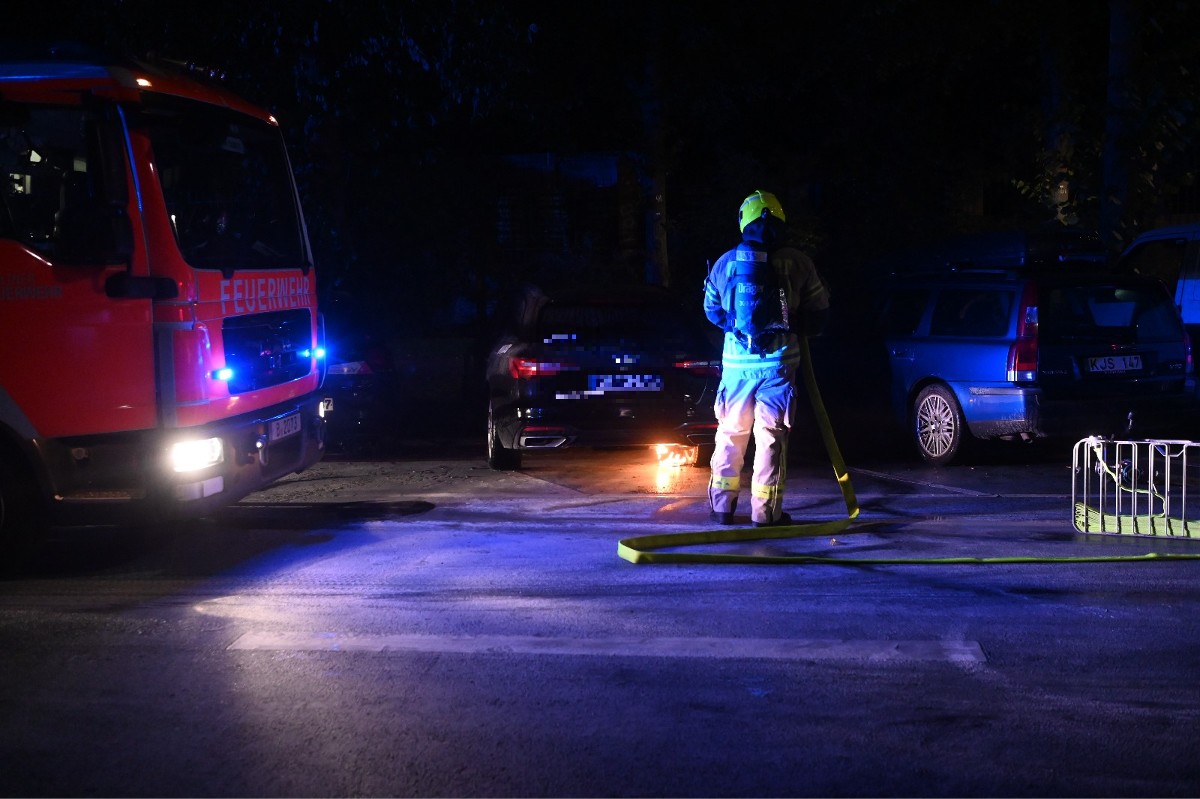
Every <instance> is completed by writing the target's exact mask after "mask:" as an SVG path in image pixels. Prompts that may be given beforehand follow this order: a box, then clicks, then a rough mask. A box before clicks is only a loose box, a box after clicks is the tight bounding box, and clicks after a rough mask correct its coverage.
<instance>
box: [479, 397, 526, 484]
mask: <svg viewBox="0 0 1200 799" xmlns="http://www.w3.org/2000/svg"><path fill="white" fill-rule="evenodd" d="M487 462H488V466H490V467H491V468H492V469H495V470H496V471H498V472H511V471H514V470H516V469H520V468H521V453H520V452H518V451H516V450H513V449H506V448H505V447H504V445H503V444H501V443H500V432H499V431H498V430H496V414H495V411H494V410H493V408H492V403H490V402H489V403H488V417H487Z"/></svg>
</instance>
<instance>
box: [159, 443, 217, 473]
mask: <svg viewBox="0 0 1200 799" xmlns="http://www.w3.org/2000/svg"><path fill="white" fill-rule="evenodd" d="M223 460H225V448H224V447H223V446H222V445H221V439H219V438H205V439H201V440H199V441H180V442H178V443H176V444H174V445H173V446H172V447H171V468H172V469H174V470H175V471H176V472H194V471H196V470H197V469H205V468H207V467H209V466H215V465H216V464H218V463H220V462H222V461H223Z"/></svg>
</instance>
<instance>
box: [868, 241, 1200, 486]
mask: <svg viewBox="0 0 1200 799" xmlns="http://www.w3.org/2000/svg"><path fill="white" fill-rule="evenodd" d="M885 296H886V299H885V301H884V303H883V306H882V313H881V315H880V317H879V320H880V321H879V324H880V325H881V330H880V334H881V335H882V337H883V342H884V348H885V351H886V355H887V358H888V361H889V364H890V377H891V404H892V408H893V411H894V413H895V415H896V417H897V419H898V420H900V421H902V423H903V424H905V425H906V428H907V430H908V434H909V435H910V436H911V438H912V440H913V442H914V443H915V445H916V448H917V451H918V452H919V453H920V456H921V457H922V458H923V459H924V460H925V461H926V462H928V463H931V464H935V465H945V464H949V463H951V462H954V461H955V460H956V459H958V458H959V457H961V456H962V455H963V454H964V453H965V452H966V451H967V450H968V449H969V447H970V446H971V444H972V443H973V442H974V441H977V440H983V439H1005V440H1030V439H1034V438H1042V437H1069V436H1078V437H1083V436H1087V435H1106V436H1113V435H1120V436H1124V437H1138V438H1142V437H1149V436H1153V435H1169V434H1171V433H1174V432H1177V431H1178V430H1179V429H1180V428H1181V427H1182V426H1183V425H1184V424H1185V423H1186V422H1187V421H1188V420H1189V419H1190V418H1191V417H1192V416H1194V414H1195V405H1194V400H1193V399H1192V396H1191V395H1192V388H1193V387H1192V358H1191V347H1190V342H1189V339H1188V336H1187V334H1186V333H1185V331H1184V328H1183V324H1182V320H1181V318H1180V315H1179V312H1178V310H1177V309H1176V307H1175V305H1174V303H1173V301H1172V298H1171V296H1170V295H1169V294H1168V293H1167V291H1166V289H1165V288H1164V287H1163V286H1162V285H1161V283H1160V282H1159V281H1156V280H1151V279H1146V278H1142V277H1139V276H1136V275H1117V274H1113V273H1110V272H1108V271H1106V270H1104V269H1103V268H1102V267H1099V266H1097V265H1096V264H1095V263H1090V262H1086V263H1074V264H1071V263H1041V264H1031V263H1023V264H1014V265H1013V266H1011V267H1009V268H1004V267H1000V266H996V265H986V266H984V267H980V266H978V265H976V264H971V265H968V266H966V267H950V268H947V267H944V266H942V267H940V268H936V269H933V270H931V271H929V272H927V273H917V274H907V275H904V276H902V277H901V276H897V279H896V280H895V282H894V283H893V284H892V286H891V287H890V288H889V290H888V291H886V293H885Z"/></svg>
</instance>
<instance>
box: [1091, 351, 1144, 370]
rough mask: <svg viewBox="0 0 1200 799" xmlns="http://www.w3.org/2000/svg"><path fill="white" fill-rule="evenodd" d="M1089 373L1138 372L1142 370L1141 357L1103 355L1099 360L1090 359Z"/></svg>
mask: <svg viewBox="0 0 1200 799" xmlns="http://www.w3.org/2000/svg"><path fill="white" fill-rule="evenodd" d="M1087 363H1088V371H1089V372H1111V373H1114V374H1119V373H1121V372H1138V371H1141V368H1142V356H1140V355H1102V356H1100V357H1099V358H1088V361H1087Z"/></svg>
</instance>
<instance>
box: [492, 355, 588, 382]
mask: <svg viewBox="0 0 1200 799" xmlns="http://www.w3.org/2000/svg"><path fill="white" fill-rule="evenodd" d="M578 371H579V367H578V366H577V365H575V364H573V363H567V362H565V361H539V360H537V359H536V358H513V359H512V360H510V361H509V362H508V373H509V374H510V375H512V376H513V377H514V378H517V379H518V380H521V379H524V380H528V379H529V378H531V377H547V376H549V375H556V374H558V373H559V372H578Z"/></svg>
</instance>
